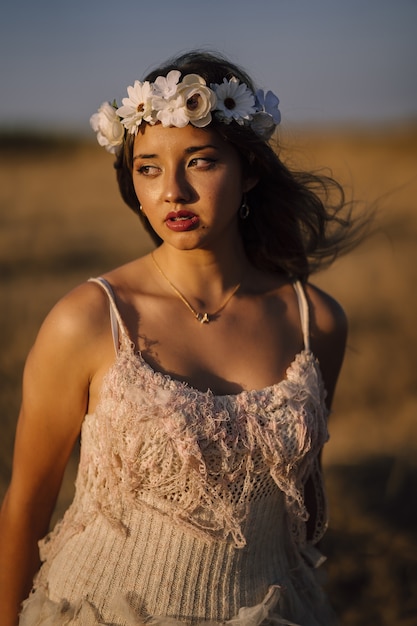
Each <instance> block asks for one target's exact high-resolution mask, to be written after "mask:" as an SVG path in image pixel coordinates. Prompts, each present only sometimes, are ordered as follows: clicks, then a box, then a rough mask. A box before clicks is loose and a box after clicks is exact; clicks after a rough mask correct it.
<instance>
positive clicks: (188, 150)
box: [133, 143, 219, 161]
mask: <svg viewBox="0 0 417 626" xmlns="http://www.w3.org/2000/svg"><path fill="white" fill-rule="evenodd" d="M210 148H211V149H213V150H219V147H218V146H215V145H213V144H211V143H207V144H204V145H202V146H190V147H189V148H186V149H185V150H184V152H185V154H194V152H199V151H200V150H208V149H210ZM157 157H158V155H157V154H135V156H134V157H133V160H134V161H135V160H136V159H155V158H157Z"/></svg>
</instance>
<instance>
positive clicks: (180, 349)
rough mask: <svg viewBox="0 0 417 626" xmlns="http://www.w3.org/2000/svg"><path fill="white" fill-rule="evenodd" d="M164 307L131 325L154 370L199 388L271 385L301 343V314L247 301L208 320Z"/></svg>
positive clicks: (219, 390)
mask: <svg viewBox="0 0 417 626" xmlns="http://www.w3.org/2000/svg"><path fill="white" fill-rule="evenodd" d="M179 304H181V303H179ZM161 313H162V312H159V313H158V314H157V315H154V316H151V315H149V314H147V313H146V312H145V313H144V314H143V315H142V316H141V318H140V325H138V326H137V327H132V328H131V331H130V332H132V333H133V335H134V336H135V337H137V342H138V345H137V347H138V349H139V350H140V351H141V353H142V355H143V357H144V359H145V361H146V362H147V363H149V365H151V367H152V368H153V369H154V370H156V371H160V372H163V373H164V374H168V375H169V376H171V377H172V378H174V379H177V380H181V381H185V382H187V383H188V384H189V385H191V386H192V387H194V388H197V389H199V390H201V391H206V390H207V389H211V390H212V391H213V393H215V394H218V395H225V394H236V393H239V392H241V391H243V390H251V389H262V388H265V387H267V386H270V385H273V384H275V383H276V382H278V381H280V380H282V379H283V378H284V377H285V374H286V370H287V369H288V367H289V365H290V364H291V363H292V361H293V360H294V357H295V355H296V354H297V353H299V352H300V351H301V350H302V349H303V338H302V333H301V330H300V325H299V321H298V320H297V319H296V320H294V319H293V318H291V316H288V315H285V314H284V313H283V312H280V311H276V310H272V311H270V310H268V309H267V310H265V309H264V308H259V307H258V308H256V307H254V306H251V305H250V304H248V303H245V302H244V301H242V302H239V301H236V302H235V303H234V306H230V308H229V309H228V310H227V311H226V312H224V314H222V315H221V316H219V317H217V318H215V319H213V320H212V321H210V322H209V323H205V324H204V323H203V324H201V323H199V322H198V321H197V320H196V319H194V318H193V317H192V316H191V315H186V313H187V311H185V315H184V311H183V310H182V309H181V308H179V309H178V307H177V309H176V310H175V309H174V311H172V312H171V313H170V314H169V315H168V314H166V315H162V314H161Z"/></svg>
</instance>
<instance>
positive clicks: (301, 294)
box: [294, 280, 310, 350]
mask: <svg viewBox="0 0 417 626" xmlns="http://www.w3.org/2000/svg"><path fill="white" fill-rule="evenodd" d="M294 289H295V293H296V294H297V299H298V308H299V310H300V319H301V328H302V331H303V339H304V349H305V350H310V312H309V308H308V302H307V297H306V293H305V290H304V287H303V285H302V283H301V282H300V281H299V280H297V281H296V282H295V283H294Z"/></svg>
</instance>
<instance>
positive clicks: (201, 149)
mask: <svg viewBox="0 0 417 626" xmlns="http://www.w3.org/2000/svg"><path fill="white" fill-rule="evenodd" d="M255 183H256V181H250V180H244V178H243V174H242V167H241V162H240V159H239V156H238V153H237V152H236V150H235V148H234V147H233V146H231V145H229V144H228V143H226V142H225V141H224V140H223V139H221V138H220V137H219V135H218V134H217V132H216V131H215V130H213V129H210V128H209V129H199V128H196V127H194V126H192V125H191V124H189V125H187V126H185V127H184V128H164V127H163V126H162V125H160V124H157V125H155V126H149V125H145V126H144V128H143V129H140V130H139V133H138V135H137V137H136V139H135V143H134V148H133V184H134V187H135V192H136V195H137V197H138V199H139V202H140V203H141V205H142V210H143V212H144V214H145V215H146V217H147V218H148V220H149V222H150V224H151V226H152V228H153V229H154V230H155V232H156V233H157V234H158V235H159V236H160V237H161V239H163V241H165V242H167V243H170V244H172V245H174V246H175V247H178V248H184V249H191V248H195V247H207V246H210V245H213V243H214V242H216V241H218V240H219V238H222V237H228V236H236V233H237V213H238V210H239V207H240V205H241V202H242V196H243V193H244V192H245V191H248V190H249V189H250V188H251V187H253V186H254V184H255Z"/></svg>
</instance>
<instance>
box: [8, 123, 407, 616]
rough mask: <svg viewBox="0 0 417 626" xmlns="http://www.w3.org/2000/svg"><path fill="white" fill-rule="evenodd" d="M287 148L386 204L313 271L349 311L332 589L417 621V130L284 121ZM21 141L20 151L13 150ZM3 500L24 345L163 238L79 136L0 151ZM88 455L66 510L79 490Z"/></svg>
mask: <svg viewBox="0 0 417 626" xmlns="http://www.w3.org/2000/svg"><path fill="white" fill-rule="evenodd" d="M282 142H283V146H284V147H283V157H284V158H285V159H287V160H288V161H289V162H290V163H293V164H297V165H301V167H305V168H308V169H317V168H320V167H327V166H329V167H330V168H331V169H332V171H333V173H334V175H335V176H336V178H339V179H340V180H341V181H342V182H343V183H344V184H345V186H346V189H347V194H348V196H352V197H353V198H355V199H356V200H357V201H358V210H362V208H363V207H366V206H372V207H374V208H376V210H377V214H376V219H375V224H374V234H373V235H372V236H371V237H370V238H368V239H367V240H366V241H365V242H364V243H363V244H362V245H361V246H360V247H359V248H357V249H356V250H355V251H354V252H352V253H351V254H350V255H348V256H347V257H344V258H341V259H339V260H337V261H336V263H335V264H334V265H333V266H332V267H331V268H330V269H329V270H326V271H324V272H322V273H321V274H319V275H317V276H315V277H314V278H313V282H316V283H317V284H318V285H319V286H321V287H323V288H324V289H326V290H328V291H330V292H331V293H332V294H333V295H334V296H335V297H336V298H338V299H339V300H340V301H341V303H342V304H343V306H344V307H345V309H346V311H347V313H348V316H349V319H350V336H349V345H348V349H347V354H346V361H345V365H344V368H343V371H342V376H341V379H340V384H339V387H338V391H337V395H336V399H335V403H334V411H333V414H332V416H331V420H330V433H331V440H330V443H329V444H328V446H327V450H326V452H325V456H324V467H325V475H326V482H327V488H328V494H329V501H330V510H331V524H330V530H329V532H328V535H327V537H326V539H325V541H324V545H323V549H324V551H325V552H326V554H327V555H328V557H329V560H328V566H327V577H328V583H327V587H328V592H329V594H330V596H331V597H332V600H333V604H334V605H335V607H336V609H337V611H338V613H339V615H340V619H341V623H342V625H343V626H362V625H363V626H365V625H366V626H369V625H373V626H378V625H383V626H411V625H412V624H417V536H416V528H417V456H416V453H417V324H416V321H417V320H416V317H417V289H416V285H417V247H416V243H417V203H416V198H417V126H408V127H406V126H404V127H401V126H398V127H396V128H391V129H388V130H387V129H373V130H372V131H371V130H359V129H338V130H337V131H336V130H329V129H327V130H322V131H319V130H317V129H316V130H314V131H311V130H310V131H309V130H301V129H298V130H297V131H295V130H293V129H284V131H283V137H282ZM6 144H7V145H6ZM0 226H1V228H0V285H1V287H0V289H1V291H0V294H1V295H0V297H1V300H0V302H1V307H0V329H1V331H0V380H1V396H0V411H1V437H0V497H1V496H2V495H3V493H4V490H5V488H6V485H7V481H8V478H9V476H10V466H11V455H12V443H13V433H14V428H15V421H16V415H17V412H18V406H19V400H20V378H21V374H22V368H23V364H24V359H25V355H26V353H27V351H28V349H29V347H30V345H31V344H32V342H33V340H34V338H35V335H36V331H37V328H38V327H39V324H40V323H41V321H42V319H43V317H44V316H45V314H46V313H47V311H48V310H49V308H50V307H51V306H52V305H53V303H54V302H55V301H56V300H57V299H58V298H59V297H60V296H61V295H63V294H64V293H66V292H67V291H68V290H69V289H71V288H72V287H73V286H75V285H76V284H78V283H79V282H81V281H83V280H85V279H86V278H88V277H89V276H90V275H97V274H99V273H101V272H103V271H105V270H107V269H108V268H110V267H112V266H114V265H115V264H119V263H122V262H124V261H127V260H129V259H131V258H132V257H134V256H136V255H139V254H141V253H142V252H144V251H145V250H147V249H149V248H150V242H149V241H148V240H147V239H146V237H145V236H144V235H143V233H142V232H141V230H140V226H139V224H138V222H137V219H136V218H135V216H134V215H133V214H131V213H130V211H129V210H128V209H127V208H125V206H124V205H123V204H122V201H121V200H120V199H119V197H118V192H117V189H116V183H115V180H114V174H113V170H112V159H111V156H109V155H108V154H106V153H105V152H104V151H103V150H102V149H100V148H98V147H96V146H95V145H90V144H87V143H77V142H71V141H64V140H62V141H53V142H40V141H33V142H27V141H26V142H25V141H23V140H21V141H20V142H16V141H14V142H12V143H10V142H5V146H4V147H3V148H2V149H1V150H0ZM75 465H76V457H75V456H74V459H73V463H72V465H71V467H70V468H69V471H68V474H67V477H66V480H65V483H64V486H63V490H62V495H61V498H60V502H59V504H58V509H57V513H56V516H59V515H60V514H61V512H62V510H63V508H64V507H65V506H66V504H67V502H68V500H69V498H70V497H71V492H72V482H73V479H74V468H75Z"/></svg>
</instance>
